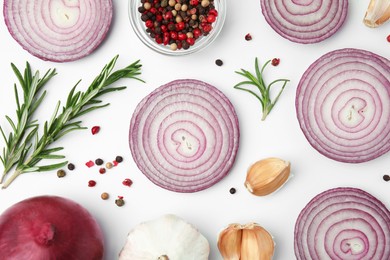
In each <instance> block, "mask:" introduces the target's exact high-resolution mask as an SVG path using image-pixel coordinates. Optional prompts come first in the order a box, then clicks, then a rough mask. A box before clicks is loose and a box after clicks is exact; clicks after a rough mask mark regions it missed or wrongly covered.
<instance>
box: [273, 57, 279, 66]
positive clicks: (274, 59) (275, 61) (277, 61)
mask: <svg viewBox="0 0 390 260" xmlns="http://www.w3.org/2000/svg"><path fill="white" fill-rule="evenodd" d="M279 63H280V59H278V58H273V59H272V61H271V64H272V65H273V66H278V65H279Z"/></svg>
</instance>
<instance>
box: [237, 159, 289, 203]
mask: <svg viewBox="0 0 390 260" xmlns="http://www.w3.org/2000/svg"><path fill="white" fill-rule="evenodd" d="M290 168H291V166H290V162H288V161H285V160H282V159H279V158H274V157H271V158H267V159H263V160H260V161H257V162H256V163H254V164H253V165H252V166H251V167H250V168H249V169H248V172H247V176H246V180H245V183H244V185H245V187H246V188H247V190H248V191H249V192H250V193H252V194H254V195H256V196H266V195H268V194H271V193H273V192H274V191H276V190H278V189H279V188H280V187H282V186H283V185H284V184H285V183H286V182H287V180H288V178H289V177H290Z"/></svg>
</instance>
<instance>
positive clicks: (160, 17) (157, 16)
mask: <svg viewBox="0 0 390 260" xmlns="http://www.w3.org/2000/svg"><path fill="white" fill-rule="evenodd" d="M162 20H163V17H162V15H161V14H158V15H156V21H157V22H161V21H162Z"/></svg>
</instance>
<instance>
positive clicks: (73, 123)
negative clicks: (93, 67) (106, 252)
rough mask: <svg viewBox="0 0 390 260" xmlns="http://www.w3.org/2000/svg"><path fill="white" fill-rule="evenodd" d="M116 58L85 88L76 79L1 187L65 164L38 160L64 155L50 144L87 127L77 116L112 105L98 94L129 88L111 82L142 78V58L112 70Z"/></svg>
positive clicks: (60, 157) (64, 162) (58, 148)
mask: <svg viewBox="0 0 390 260" xmlns="http://www.w3.org/2000/svg"><path fill="white" fill-rule="evenodd" d="M117 59H118V56H115V57H114V58H113V59H112V60H111V61H110V62H109V63H108V64H107V65H106V66H105V67H104V68H103V69H102V71H101V73H100V74H99V75H98V76H97V77H96V78H95V79H94V80H93V82H92V83H91V84H90V86H89V87H88V89H87V90H86V91H85V92H80V91H77V92H76V87H77V86H78V84H79V83H80V81H79V82H77V83H76V85H75V86H74V87H73V88H72V89H71V91H70V92H69V94H68V97H67V100H66V103H65V105H64V106H63V107H62V109H61V110H60V107H61V103H60V102H58V103H57V106H56V108H55V110H54V113H53V115H52V117H51V119H50V120H49V121H46V122H45V123H44V127H43V134H42V135H41V136H40V137H39V136H38V133H37V132H36V133H35V142H34V145H33V146H29V147H27V148H26V149H24V150H23V152H22V153H21V156H20V158H19V161H18V163H17V166H16V169H15V172H14V173H13V174H12V175H11V176H10V177H9V178H8V179H7V180H6V182H5V183H4V185H3V187H2V188H7V187H8V186H9V185H10V184H11V183H12V182H13V181H14V180H15V179H16V178H17V177H18V176H19V175H21V174H23V173H27V172H43V171H51V170H54V169H58V168H60V167H63V166H65V165H66V164H67V161H63V162H60V163H55V164H48V165H43V166H41V165H38V163H39V162H40V161H41V160H43V159H64V158H65V156H63V155H58V154H55V153H56V152H58V151H60V150H62V149H63V147H50V145H51V144H52V143H54V142H55V141H57V140H58V139H60V138H61V137H63V136H64V135H66V134H68V133H70V132H72V131H75V130H80V129H85V127H83V126H82V125H81V123H82V122H81V121H77V120H75V119H76V118H78V117H80V116H82V115H85V114H87V113H89V112H91V111H93V110H96V109H99V108H103V107H106V106H108V105H109V103H105V104H102V101H101V100H99V99H98V98H99V97H101V96H102V95H105V94H107V93H110V92H113V91H119V90H123V89H125V88H126V87H125V86H121V87H112V86H111V85H112V84H113V83H115V82H116V81H118V80H119V79H121V78H133V79H137V80H140V81H142V80H141V79H139V78H138V77H137V76H138V75H140V74H141V73H140V69H141V66H142V65H141V64H140V63H139V61H136V62H134V63H132V64H130V65H129V66H127V67H125V68H123V69H120V70H117V71H114V72H112V70H113V68H114V66H115V63H116V61H117Z"/></svg>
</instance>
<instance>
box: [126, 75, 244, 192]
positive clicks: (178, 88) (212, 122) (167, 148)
mask: <svg viewBox="0 0 390 260" xmlns="http://www.w3.org/2000/svg"><path fill="white" fill-rule="evenodd" d="M129 144H130V149H131V153H132V155H133V158H134V161H135V162H136V164H137V166H138V168H139V169H140V170H141V171H142V172H143V174H145V175H146V177H148V178H149V179H150V180H151V181H152V182H154V183H155V184H156V185H158V186H160V187H162V188H165V189H167V190H171V191H176V192H196V191H200V190H203V189H206V188H208V187H210V186H212V185H214V184H215V183H217V182H218V181H220V180H221V179H222V178H223V177H224V176H225V175H227V174H228V172H229V171H230V169H231V167H232V165H233V163H234V160H235V157H236V153H237V149H238V144H239V125H238V119H237V115H236V112H235V110H234V108H233V106H232V104H231V103H230V101H229V100H228V98H227V97H226V96H225V95H224V94H223V93H222V92H221V91H219V90H218V89H216V88H215V87H213V86H211V85H209V84H207V83H204V82H202V81H198V80H176V81H172V82H170V83H168V84H166V85H163V86H161V87H159V88H158V89H156V90H155V91H153V92H152V93H151V94H149V95H148V96H147V97H145V98H144V99H143V100H142V101H141V102H140V104H138V106H137V108H136V110H135V112H134V114H133V117H132V119H131V123H130V132H129Z"/></svg>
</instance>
